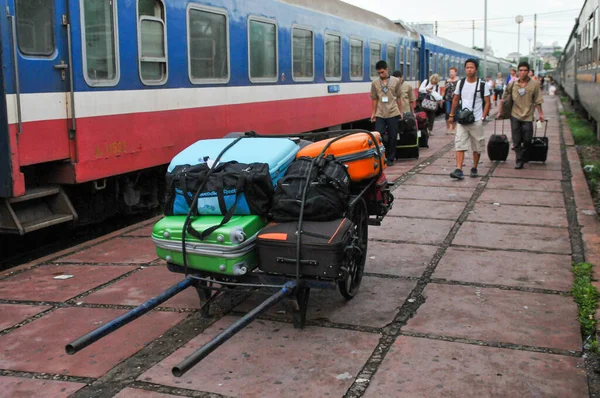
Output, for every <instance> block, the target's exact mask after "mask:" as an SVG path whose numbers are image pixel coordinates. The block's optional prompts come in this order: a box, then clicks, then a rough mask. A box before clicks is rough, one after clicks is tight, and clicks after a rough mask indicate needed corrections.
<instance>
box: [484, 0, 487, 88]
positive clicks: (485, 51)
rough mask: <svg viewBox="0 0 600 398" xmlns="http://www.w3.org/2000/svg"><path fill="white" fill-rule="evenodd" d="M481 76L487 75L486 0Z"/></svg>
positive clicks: (485, 4) (485, 6)
mask: <svg viewBox="0 0 600 398" xmlns="http://www.w3.org/2000/svg"><path fill="white" fill-rule="evenodd" d="M483 7H484V8H483V25H484V26H483V78H484V79H485V78H486V76H487V66H488V65H487V45H488V44H487V33H488V32H487V28H488V26H487V24H488V19H487V18H488V16H487V0H485V3H484V6H483Z"/></svg>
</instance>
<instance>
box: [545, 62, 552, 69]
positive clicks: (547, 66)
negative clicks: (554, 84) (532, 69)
mask: <svg viewBox="0 0 600 398" xmlns="http://www.w3.org/2000/svg"><path fill="white" fill-rule="evenodd" d="M552 69H554V68H553V67H552V65H550V63H549V62H546V63H545V64H544V70H552Z"/></svg>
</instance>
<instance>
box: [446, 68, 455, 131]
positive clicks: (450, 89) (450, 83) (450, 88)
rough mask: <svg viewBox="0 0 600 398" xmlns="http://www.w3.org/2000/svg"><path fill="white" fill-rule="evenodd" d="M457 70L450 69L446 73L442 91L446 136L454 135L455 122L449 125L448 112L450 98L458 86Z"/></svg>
mask: <svg viewBox="0 0 600 398" xmlns="http://www.w3.org/2000/svg"><path fill="white" fill-rule="evenodd" d="M457 74H458V69H457V68H456V67H454V66H453V67H451V68H450V70H449V71H448V75H449V77H448V79H447V80H446V89H445V91H444V110H445V111H446V134H456V122H454V123H450V121H449V120H448V119H449V118H450V111H451V110H452V98H453V97H454V91H456V85H457V84H458V77H457Z"/></svg>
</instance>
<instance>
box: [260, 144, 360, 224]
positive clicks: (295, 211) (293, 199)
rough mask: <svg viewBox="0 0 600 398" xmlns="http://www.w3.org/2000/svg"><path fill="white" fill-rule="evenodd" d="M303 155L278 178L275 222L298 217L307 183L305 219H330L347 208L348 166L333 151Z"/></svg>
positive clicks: (294, 219) (339, 215)
mask: <svg viewBox="0 0 600 398" xmlns="http://www.w3.org/2000/svg"><path fill="white" fill-rule="evenodd" d="M312 162H313V158H309V157H300V158H298V159H296V160H295V161H294V162H293V163H292V164H291V165H290V167H289V168H288V170H287V171H286V173H285V175H284V176H283V178H282V179H280V180H279V181H278V182H277V187H276V188H275V195H274V197H273V208H272V209H271V216H272V218H273V220H274V221H275V222H289V221H298V220H299V219H300V210H301V209H302V194H303V191H304V188H305V186H306V184H308V188H307V191H306V198H305V201H304V212H303V217H302V219H303V220H306V221H331V220H335V219H336V218H342V217H343V216H344V213H345V212H346V211H347V210H348V202H349V197H350V175H349V174H348V170H347V169H346V166H345V165H344V164H343V163H342V162H340V161H339V160H336V159H335V158H334V157H333V155H329V156H327V157H324V158H316V159H315V160H314V162H315V163H314V164H313V167H312V170H311V171H310V175H309V169H310V166H311V163H312Z"/></svg>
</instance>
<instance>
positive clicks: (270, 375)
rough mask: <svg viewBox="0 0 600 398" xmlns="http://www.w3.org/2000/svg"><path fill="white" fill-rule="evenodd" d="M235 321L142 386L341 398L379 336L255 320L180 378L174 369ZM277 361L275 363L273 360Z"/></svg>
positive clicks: (192, 345)
mask: <svg viewBox="0 0 600 398" xmlns="http://www.w3.org/2000/svg"><path fill="white" fill-rule="evenodd" d="M234 320H235V318H233V317H229V316H228V317H224V318H223V319H221V320H219V321H218V322H216V323H215V324H214V325H212V326H211V327H210V328H208V329H207V330H206V331H205V332H204V333H202V334H201V335H199V336H198V337H196V338H194V339H193V340H191V341H190V342H189V343H188V344H186V345H185V346H184V347H183V348H181V349H180V350H178V351H176V352H175V353H174V354H172V355H171V356H169V357H168V358H166V359H165V360H164V361H162V362H160V363H159V364H157V365H156V366H154V367H153V368H151V369H150V370H149V371H147V372H146V373H144V374H142V375H141V376H140V377H139V380H141V381H147V382H151V383H158V384H162V385H169V386H174V387H182V388H188V389H195V390H201V391H206V392H212V393H217V394H223V395H227V396H244V397H278V396H293V397H310V398H312V397H323V396H326V395H327V396H332V397H341V396H343V395H344V393H345V392H346V390H347V389H348V388H349V387H350V385H351V384H352V382H353V380H354V378H355V377H356V375H357V374H358V372H359V371H360V369H361V368H362V367H363V365H364V363H365V362H366V361H367V359H368V358H369V356H370V355H371V353H372V352H373V350H374V349H375V346H376V345H377V343H378V341H379V338H380V336H379V335H376V334H369V333H361V332H355V331H350V330H343V329H331V328H320V327H306V328H305V329H303V330H298V329H294V328H293V326H292V325H290V324H284V323H278V322H269V321H255V322H254V323H252V324H251V325H250V326H248V327H247V328H245V329H244V330H242V331H241V332H239V333H238V334H237V335H236V336H235V337H233V338H232V339H231V340H230V341H229V342H227V344H224V345H222V346H221V347H219V348H218V349H217V350H216V351H215V352H214V353H212V354H211V355H210V356H209V357H207V358H206V359H205V360H204V361H203V362H200V363H199V364H198V365H196V366H195V367H194V368H192V369H191V370H190V371H189V372H188V373H187V374H185V375H184V376H183V377H181V378H175V377H173V376H172V375H171V368H172V367H173V366H174V365H176V364H177V363H179V362H180V361H181V360H183V359H184V358H185V357H186V356H188V355H189V354H190V353H191V352H193V351H194V350H196V349H198V348H199V347H201V346H202V345H203V344H205V343H206V342H208V341H209V340H210V339H211V338H212V337H213V336H215V335H216V334H217V333H218V332H220V331H221V330H222V329H223V328H225V327H227V326H228V325H229V324H231V323H232V322H233V321H234ZM274 359H276V360H274Z"/></svg>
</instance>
